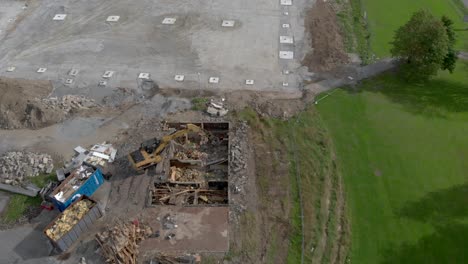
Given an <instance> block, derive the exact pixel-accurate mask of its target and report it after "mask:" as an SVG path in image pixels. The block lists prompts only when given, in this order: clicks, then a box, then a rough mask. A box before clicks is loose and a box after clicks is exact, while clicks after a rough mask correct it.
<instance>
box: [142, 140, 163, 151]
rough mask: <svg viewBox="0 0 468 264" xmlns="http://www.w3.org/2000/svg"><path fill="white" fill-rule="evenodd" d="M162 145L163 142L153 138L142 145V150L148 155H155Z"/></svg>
mask: <svg viewBox="0 0 468 264" xmlns="http://www.w3.org/2000/svg"><path fill="white" fill-rule="evenodd" d="M159 144H161V140H159V139H157V138H152V139H148V140H146V141H144V142H143V143H141V146H140V149H144V150H145V151H146V152H147V153H153V152H154V151H155V150H156V149H157V148H158V146H159Z"/></svg>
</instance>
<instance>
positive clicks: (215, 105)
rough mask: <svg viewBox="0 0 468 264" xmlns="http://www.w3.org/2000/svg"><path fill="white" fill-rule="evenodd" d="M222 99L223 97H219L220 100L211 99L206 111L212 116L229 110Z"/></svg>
mask: <svg viewBox="0 0 468 264" xmlns="http://www.w3.org/2000/svg"><path fill="white" fill-rule="evenodd" d="M224 101H225V99H224V98H221V100H219V99H211V100H210V103H209V104H208V106H207V108H206V112H207V113H208V114H210V115H212V116H225V115H226V114H227V113H228V112H229V110H228V109H226V107H225V106H224Z"/></svg>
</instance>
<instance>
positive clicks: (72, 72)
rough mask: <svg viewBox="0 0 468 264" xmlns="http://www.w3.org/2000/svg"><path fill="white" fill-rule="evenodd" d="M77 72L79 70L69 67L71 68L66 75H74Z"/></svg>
mask: <svg viewBox="0 0 468 264" xmlns="http://www.w3.org/2000/svg"><path fill="white" fill-rule="evenodd" d="M79 72H80V70H78V69H71V70H70V71H69V72H68V75H70V76H76V75H78V73H79Z"/></svg>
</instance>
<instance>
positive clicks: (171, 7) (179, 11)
mask: <svg viewBox="0 0 468 264" xmlns="http://www.w3.org/2000/svg"><path fill="white" fill-rule="evenodd" d="M1 2H2V3H0V6H1V5H2V4H3V1H1ZM313 2H314V1H308V2H306V1H305V0H296V1H294V5H292V6H288V7H287V12H288V14H289V16H288V17H287V19H286V18H285V17H283V16H282V13H283V12H284V11H285V10H284V8H285V7H284V6H281V5H280V4H279V3H278V2H277V1H269V0H258V1H248V0H240V1H230V0H217V1H211V2H209V4H207V3H206V2H205V1H202V0H179V1H166V0H154V1H150V2H148V1H147V0H134V1H127V0H88V1H75V0H62V1H36V2H35V3H34V6H30V7H29V8H28V9H27V15H26V16H24V18H22V19H21V20H20V22H19V23H17V24H16V25H15V27H11V29H10V31H9V33H8V34H5V33H0V36H1V37H2V45H1V46H0V69H6V68H7V67H9V66H16V67H17V69H18V70H17V71H14V72H9V73H7V72H6V71H0V77H1V76H8V77H14V78H37V79H41V80H53V81H58V82H54V85H55V86H56V88H57V89H55V90H54V94H53V95H54V96H60V95H63V94H67V93H76V92H77V91H81V92H82V93H85V94H84V95H88V96H91V97H92V98H94V99H96V100H99V99H102V98H103V97H105V96H108V95H110V94H111V93H113V92H114V89H112V88H115V87H126V88H130V89H141V87H140V83H139V80H138V78H135V76H138V74H139V73H141V72H147V73H150V74H151V79H152V80H154V82H155V83H156V84H157V85H158V86H159V87H171V88H176V89H179V88H183V89H200V88H201V89H206V88H209V85H208V84H207V83H206V81H204V82H203V81H199V80H207V79H208V78H209V77H210V76H222V78H223V80H222V82H219V84H218V85H217V86H216V88H217V89H221V90H223V89H224V90H233V89H245V88H246V86H245V83H244V81H245V80H246V79H248V78H250V77H251V76H255V86H249V89H252V90H282V89H283V87H282V86H281V82H282V81H283V80H282V76H281V75H280V74H277V73H279V72H281V71H282V70H283V69H284V68H285V65H284V63H285V62H282V61H280V60H278V55H277V54H278V52H279V51H280V43H278V38H279V36H280V35H284V34H285V32H283V31H284V30H283V28H282V24H290V27H289V28H288V32H287V33H288V36H293V37H294V42H295V43H298V44H297V45H296V46H295V47H294V52H295V53H296V54H295V56H294V58H293V59H291V60H289V61H287V67H288V68H290V69H291V70H294V71H293V72H297V73H299V72H301V71H299V70H297V69H299V68H301V64H300V62H301V60H302V58H303V56H304V55H305V52H304V51H302V49H303V48H307V47H306V46H307V45H306V44H304V43H306V41H304V26H303V25H304V23H303V17H302V16H303V15H304V14H305V12H303V10H304V9H305V8H306V6H309V5H312V4H313ZM21 7H22V5H18V7H17V8H18V9H19V11H18V12H23V11H22V10H21ZM64 10H67V11H68V10H69V11H70V12H72V14H73V16H71V14H67V17H66V18H65V19H64V20H63V21H55V22H58V23H52V21H51V19H52V18H53V17H54V16H55V15H56V14H64V13H65V11H64ZM15 12H16V11H15ZM12 14H13V13H12ZM109 15H112V16H113V15H118V16H120V18H119V22H118V25H117V26H113V27H109V23H106V22H105V21H103V20H105V19H106V18H107V17H108V16H109ZM10 17H11V16H10ZM165 18H176V22H175V23H174V24H172V25H165V24H162V21H163V20H164V19H165ZM2 19H4V18H3V17H1V16H0V22H1V21H2ZM227 19H229V20H232V21H235V25H234V27H231V28H226V27H222V26H220V22H221V21H223V20H227ZM121 22H122V23H121ZM1 27H2V25H1V24H0V29H3V28H1ZM5 29H6V28H5ZM280 32H281V34H280ZM291 51H292V49H291ZM41 65H47V68H48V70H47V74H42V75H39V74H36V75H34V76H31V74H30V73H31V72H34V71H35V70H36V69H37V68H36V67H38V66H41ZM75 68H76V69H81V71H80V73H79V76H80V81H79V82H78V81H76V80H75V82H74V85H73V87H71V86H64V85H63V82H64V81H63V79H62V80H61V81H59V80H58V79H59V78H60V76H63V74H65V73H67V72H68V71H69V70H70V69H75ZM19 69H21V70H19ZM109 69H111V70H112V71H115V72H116V73H117V72H118V73H119V74H118V75H116V74H114V75H113V76H112V80H108V83H107V86H108V87H109V89H102V87H98V86H97V84H98V83H99V81H101V78H102V73H103V72H105V71H106V70H109ZM177 73H184V75H185V80H184V81H183V82H175V81H174V75H175V74H177ZM197 73H200V75H199V78H198V76H197ZM294 75H295V77H294V78H291V80H290V81H288V82H289V83H290V88H291V89H298V87H299V84H300V83H301V80H302V77H301V75H299V74H294Z"/></svg>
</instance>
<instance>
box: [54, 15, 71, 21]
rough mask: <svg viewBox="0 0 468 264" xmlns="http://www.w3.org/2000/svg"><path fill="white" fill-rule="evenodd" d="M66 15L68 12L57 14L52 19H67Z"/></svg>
mask: <svg viewBox="0 0 468 264" xmlns="http://www.w3.org/2000/svg"><path fill="white" fill-rule="evenodd" d="M66 17H67V15H66V14H56V15H55V16H54V18H52V20H65V18H66Z"/></svg>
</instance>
